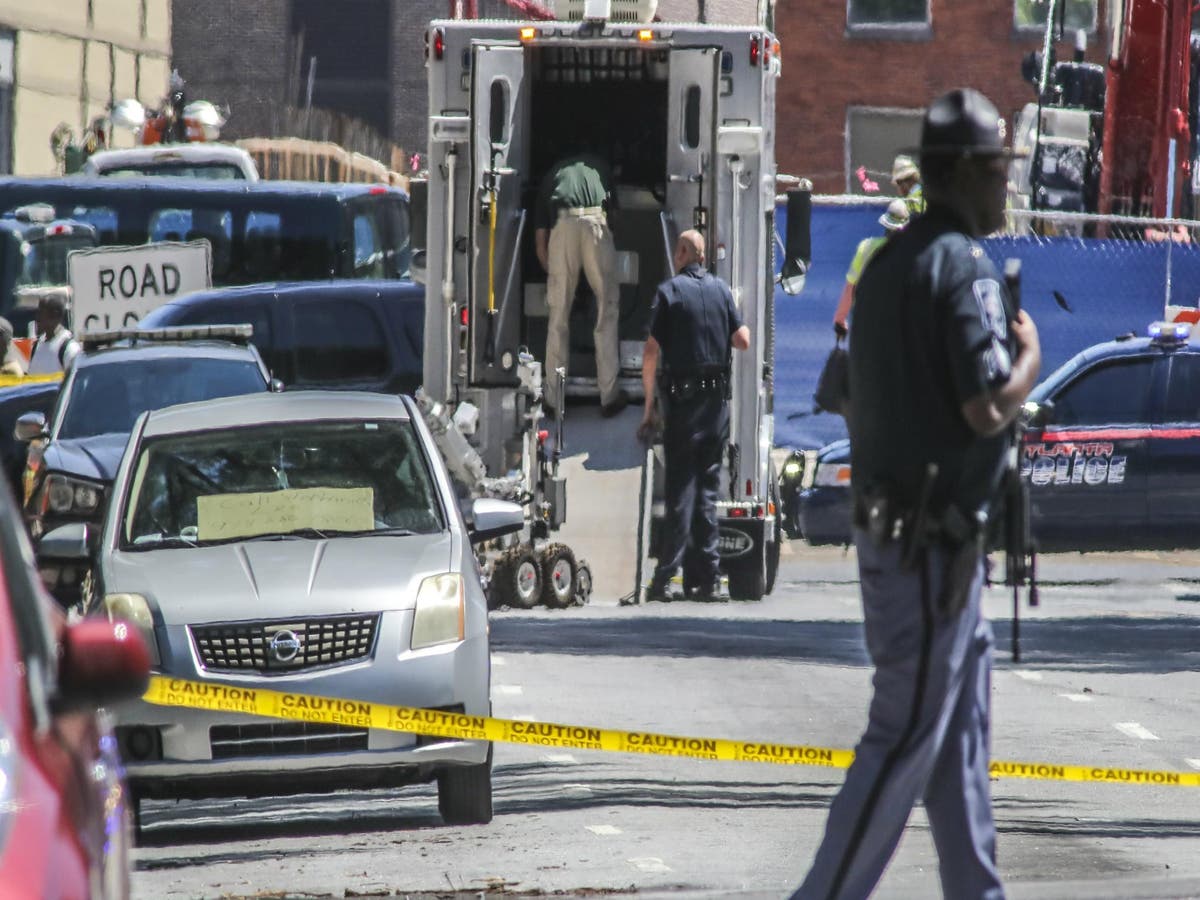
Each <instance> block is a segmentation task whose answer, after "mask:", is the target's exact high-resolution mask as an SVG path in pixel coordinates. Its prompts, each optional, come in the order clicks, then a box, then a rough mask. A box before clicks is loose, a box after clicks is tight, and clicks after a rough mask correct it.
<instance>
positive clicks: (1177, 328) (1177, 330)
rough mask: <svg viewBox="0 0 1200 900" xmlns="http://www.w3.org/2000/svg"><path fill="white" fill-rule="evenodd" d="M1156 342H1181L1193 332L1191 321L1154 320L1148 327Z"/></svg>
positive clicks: (1151, 337)
mask: <svg viewBox="0 0 1200 900" xmlns="http://www.w3.org/2000/svg"><path fill="white" fill-rule="evenodd" d="M1147 333H1148V334H1149V335H1150V339H1151V340H1152V341H1154V342H1155V343H1156V344H1181V343H1183V342H1184V341H1186V340H1187V339H1188V338H1189V337H1191V334H1192V325H1191V323H1190V322H1152V323H1151V324H1150V327H1149V328H1148V329H1147Z"/></svg>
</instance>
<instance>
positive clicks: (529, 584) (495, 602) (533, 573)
mask: <svg viewBox="0 0 1200 900" xmlns="http://www.w3.org/2000/svg"><path fill="white" fill-rule="evenodd" d="M491 588H492V591H491V594H492V607H493V608H496V607H500V606H511V607H514V608H516V609H533V607H535V606H536V605H537V602H538V600H540V599H541V595H542V570H541V566H539V565H538V561H537V558H536V557H535V556H534V555H533V551H531V550H530V549H529V548H528V547H516V548H514V549H513V550H510V551H508V552H507V553H505V554H504V556H503V557H501V559H500V560H499V561H497V563H496V568H495V571H494V572H493V574H492V585H491Z"/></svg>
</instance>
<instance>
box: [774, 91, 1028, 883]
mask: <svg viewBox="0 0 1200 900" xmlns="http://www.w3.org/2000/svg"><path fill="white" fill-rule="evenodd" d="M1004 137H1005V128H1004V122H1003V120H1001V119H1000V117H999V115H998V113H997V111H996V108H995V106H993V105H992V103H991V102H989V101H988V99H987V98H986V97H984V96H983V95H982V94H980V93H979V92H977V91H974V90H971V89H965V88H964V89H958V90H953V91H950V92H949V93H947V94H945V95H943V96H942V97H939V98H938V99H937V100H935V101H934V102H933V103H932V105H931V106H930V107H929V109H928V111H927V113H926V115H925V119H924V122H923V126H922V133H921V146H920V149H919V152H920V160H921V163H920V165H921V173H922V175H923V177H924V183H925V198H926V201H927V209H926V212H925V214H924V215H923V216H920V217H918V218H916V219H914V220H913V221H912V222H910V223H909V225H908V227H907V228H905V229H904V230H903V231H902V232H900V233H899V234H898V235H897V236H896V237H895V238H894V239H892V240H890V241H888V243H887V245H886V246H884V247H883V248H882V249H881V250H880V251H879V252H878V253H877V254H876V255H875V257H874V258H873V259H872V260H871V263H870V265H868V266H867V268H866V271H865V272H864V273H863V277H862V280H861V281H860V282H859V285H858V289H857V295H856V301H855V318H854V335H853V340H852V341H851V343H850V390H849V398H850V399H849V403H850V407H849V414H848V416H847V423H848V426H849V432H850V449H851V465H852V467H853V471H854V480H853V484H852V490H853V502H854V542H855V547H856V549H857V553H858V567H859V577H860V581H861V585H862V598H863V620H864V621H863V627H864V630H865V637H866V645H867V649H868V651H869V653H870V655H871V660H872V662H873V663H874V666H875V676H874V680H873V684H874V696H873V697H872V699H871V704H870V709H869V717H868V723H867V728H866V732H865V733H864V734H863V736H862V739H861V740H860V741H859V744H858V746H857V748H856V750H855V758H854V763H853V765H852V766H851V767H850V770H849V771H848V773H847V775H846V780H845V783H844V784H843V786H842V788H841V790H840V792H839V793H838V795H837V797H836V798H835V799H834V801H833V804H832V807H831V809H830V812H829V819H828V822H827V824H826V828H825V835H824V838H823V840H822V842H821V845H820V847H819V849H818V850H817V854H816V858H815V860H814V862H813V864H812V868H811V869H810V870H809V873H808V876H807V877H806V879H805V880H804V883H803V884H802V885H801V886H800V888H799V889H798V890H797V892H796V893H795V894H794V896H795V897H798V898H806V900H807V898H821V900H846V898H856V900H857V898H865V897H867V896H868V895H869V894H870V893H871V891H872V890H873V889H874V887H875V885H876V883H877V882H878V880H879V878H880V877H881V875H882V874H883V870H884V867H885V866H886V865H887V863H888V860H889V859H890V858H891V856H892V853H893V851H894V850H895V848H896V845H897V843H898V842H899V840H900V836H901V834H902V832H903V831H904V826H905V823H906V822H907V821H908V816H909V813H910V811H911V810H912V807H913V805H914V804H915V803H916V802H917V801H918V800H922V801H923V802H924V806H925V811H926V814H927V815H928V817H929V825H930V830H931V831H932V833H933V839H934V843H935V845H936V847H937V851H938V859H939V863H940V876H941V885H942V893H943V895H944V896H946V897H954V898H956V900H983V898H986V900H998V898H1002V897H1003V896H1004V889H1003V886H1002V885H1001V883H1000V876H999V873H998V872H997V869H996V845H995V842H996V834H995V823H994V821H993V818H992V808H991V792H990V788H989V782H988V758H989V752H990V747H989V728H990V721H989V720H990V712H991V702H990V689H991V653H992V645H993V637H992V629H991V625H990V623H989V622H988V621H987V620H986V619H985V618H984V617H983V615H982V613H981V611H980V593H981V587H982V582H983V573H984V561H983V548H984V546H985V536H984V535H985V531H986V529H987V522H988V519H989V517H991V518H993V519H994V518H996V517H997V515H998V511H997V510H996V498H997V496H998V493H999V489H1000V484H1001V479H1002V476H1003V473H1004V468H1005V462H1006V456H1007V453H1008V450H1009V448H1010V446H1011V429H1009V428H1008V426H1009V425H1010V424H1011V423H1012V421H1013V420H1014V418H1015V417H1016V416H1017V415H1018V414H1019V411H1020V409H1021V406H1022V404H1023V402H1024V400H1025V398H1026V396H1027V395H1028V393H1029V391H1030V389H1031V388H1032V387H1033V385H1034V383H1035V382H1036V380H1037V376H1038V370H1039V368H1040V366H1041V349H1040V345H1039V343H1038V335H1037V329H1036V328H1035V326H1034V324H1033V321H1032V320H1031V319H1030V318H1029V316H1028V315H1027V314H1025V313H1023V312H1020V311H1018V310H1016V309H1014V308H1013V304H1012V301H1011V299H1010V298H1009V296H1008V293H1007V291H1006V289H1005V287H1004V284H1003V283H1002V281H1001V280H1000V278H998V277H997V273H996V271H995V267H994V266H993V265H992V263H991V262H990V260H989V259H988V257H987V255H986V254H985V253H984V251H983V249H982V248H981V247H980V245H979V244H978V242H977V239H978V238H981V237H983V236H985V235H987V234H990V233H992V232H994V231H997V230H999V229H1000V228H1001V227H1002V226H1003V225H1004V202H1005V188H1006V178H1007V161H1008V159H1009V158H1010V154H1009V153H1008V151H1007V150H1006V149H1005V146H1004Z"/></svg>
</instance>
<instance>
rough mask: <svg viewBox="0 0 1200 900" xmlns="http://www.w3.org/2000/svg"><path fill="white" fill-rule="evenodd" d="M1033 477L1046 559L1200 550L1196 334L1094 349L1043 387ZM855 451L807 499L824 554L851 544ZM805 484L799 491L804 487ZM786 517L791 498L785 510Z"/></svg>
mask: <svg viewBox="0 0 1200 900" xmlns="http://www.w3.org/2000/svg"><path fill="white" fill-rule="evenodd" d="M1025 418H1026V422H1027V426H1026V431H1025V435H1024V438H1023V441H1022V446H1021V475H1022V478H1024V479H1025V480H1026V482H1027V483H1028V484H1029V497H1030V521H1031V527H1032V530H1033V535H1034V538H1035V539H1036V541H1037V544H1038V547H1039V548H1040V549H1041V550H1043V551H1054V550H1079V551H1084V550H1104V549H1156V548H1181V547H1187V548H1200V339H1193V338H1192V337H1191V326H1190V325H1188V324H1186V323H1156V324H1154V325H1151V326H1150V329H1149V336H1148V337H1144V338H1137V337H1134V336H1133V335H1127V336H1125V337H1123V338H1118V339H1117V340H1114V341H1110V342H1107V343H1103V344H1097V345H1095V346H1093V347H1089V348H1088V349H1087V350H1084V351H1083V352H1081V353H1079V354H1078V355H1076V356H1075V357H1074V358H1073V359H1071V360H1070V361H1068V362H1067V363H1065V364H1064V365H1063V366H1061V367H1060V368H1059V369H1057V370H1056V371H1055V372H1054V373H1053V374H1051V375H1050V376H1049V377H1047V378H1046V379H1045V380H1044V381H1043V382H1042V383H1041V384H1039V385H1038V386H1037V387H1036V388H1034V390H1033V392H1032V393H1031V394H1030V396H1029V401H1028V402H1027V403H1026V407H1025ZM850 477H851V469H850V445H849V442H848V441H838V442H836V443H834V444H830V445H829V446H827V447H824V448H822V450H821V451H820V452H819V453H818V454H817V458H816V469H815V471H814V472H813V477H812V478H811V479H806V481H808V482H809V485H808V486H807V487H805V488H803V489H801V490H799V491H798V492H796V490H795V488H794V487H793V488H792V493H795V494H796V497H797V499H798V501H799V514H798V519H799V530H800V531H801V532H802V533H803V535H804V537H805V539H806V540H807V541H808V542H809V543H812V544H836V543H848V542H849V541H850V540H851V536H850V491H849V487H850ZM793 484H794V480H793ZM783 503H784V506H785V508H786V507H787V504H788V499H787V497H786V496H785V498H784V500H783Z"/></svg>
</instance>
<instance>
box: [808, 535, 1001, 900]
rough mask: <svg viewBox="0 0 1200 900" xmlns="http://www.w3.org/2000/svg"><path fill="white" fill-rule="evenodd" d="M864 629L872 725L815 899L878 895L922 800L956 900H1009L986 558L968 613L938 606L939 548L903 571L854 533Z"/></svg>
mask: <svg viewBox="0 0 1200 900" xmlns="http://www.w3.org/2000/svg"><path fill="white" fill-rule="evenodd" d="M854 538H855V540H854V543H855V547H856V548H857V550H858V568H859V577H860V579H861V582H862V596H863V619H864V622H863V625H864V629H865V632H866V642H867V650H868V652H869V653H870V654H871V660H872V662H873V663H874V664H875V676H874V679H873V684H874V689H875V694H874V697H873V698H872V699H871V706H870V713H869V718H868V722H867V730H866V732H865V733H864V734H863V736H862V739H861V740H860V742H859V744H858V746H857V747H856V748H855V758H854V763H853V765H851V767H850V770H849V772H848V773H847V774H846V781H845V784H844V785H843V786H842V789H841V791H840V792H839V793H838V795H837V797H836V798H835V799H834V801H833V805H832V807H831V808H830V811H829V820H828V822H827V824H826V826H825V837H824V839H823V840H822V841H821V846H820V848H819V849H818V850H817V856H816V859H815V860H814V862H813V865H812V869H811V870H810V871H809V873H808V877H807V878H806V879H805V880H804V884H802V885H801V886H800V889H799V890H798V891H796V893H795V894H794V895H793V897H795V898H804V900H818V898H819V900H851V898H854V900H859V898H865V897H867V896H868V895H869V894H870V893H871V891H872V890H873V889H874V887H875V885H876V883H877V882H878V881H879V878H880V876H881V875H882V874H883V870H884V867H885V866H887V863H888V860H889V859H891V856H892V853H893V851H894V850H895V849H896V845H897V843H899V841H900V836H901V834H902V832H903V831H904V825H905V823H906V822H907V821H908V816H909V812H910V811H911V810H912V807H913V804H914V803H916V802H917V801H918V800H923V801H924V804H925V812H926V814H927V815H928V817H929V825H930V829H931V830H932V832H933V840H934V844H935V845H936V847H937V852H938V861H939V872H940V875H941V882H942V894H943V896H944V897H946V898H948V900H983V898H986V900H1000V898H1003V896H1004V889H1003V887H1002V886H1001V884H1000V876H999V874H998V873H997V871H996V830H995V824H994V822H993V820H992V801H991V789H990V786H989V783H988V755H989V752H990V738H989V728H990V718H991V659H992V644H993V638H992V627H991V624H990V623H989V622H988V621H987V620H986V619H985V618H983V617H982V615H981V613H980V609H979V595H980V591H981V588H982V582H983V564H982V559H981V560H980V561H979V563H978V565H977V567H976V570H975V576H974V579H973V581H972V584H971V587H970V592H969V596H968V598H967V601H966V604H965V606H964V608H963V610H962V611H961V612H960V613H959V614H958V615H957V616H955V617H953V618H949V617H946V616H945V615H943V614H942V613H940V612H939V611H938V607H937V602H936V599H935V598H937V597H938V596H939V594H940V592H941V590H942V583H943V575H944V573H945V571H946V568H947V566H948V564H949V559H948V554H947V553H946V552H944V551H942V550H940V549H931V550H929V551H928V552H927V555H926V558H925V560H924V565H921V564H919V563H918V564H916V565H914V566H912V568H907V569H906V568H903V567H902V566H901V564H900V548H899V545H898V544H896V543H892V544H888V545H885V546H883V547H876V546H875V545H874V544H873V543H872V542H871V539H870V538H869V537H867V535H866V534H865V533H864V532H862V531H861V530H858V529H856V530H855V536H854Z"/></svg>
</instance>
